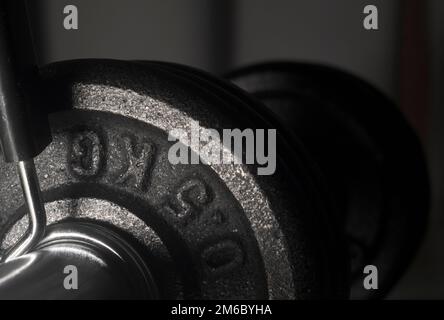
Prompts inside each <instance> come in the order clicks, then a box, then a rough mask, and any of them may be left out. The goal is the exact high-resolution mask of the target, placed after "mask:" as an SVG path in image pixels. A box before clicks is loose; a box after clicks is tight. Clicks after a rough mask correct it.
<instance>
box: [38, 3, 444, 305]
mask: <svg viewBox="0 0 444 320" xmlns="http://www.w3.org/2000/svg"><path fill="white" fill-rule="evenodd" d="M29 2H30V5H31V10H30V11H31V16H32V22H33V28H34V30H35V37H36V44H37V48H38V54H39V60H40V64H42V65H43V64H46V63H50V62H54V61H60V60H67V59H79V58H115V59H130V60H133V59H137V60H162V61H173V62H180V63H183V64H187V65H192V66H196V67H199V68H202V69H206V70H208V71H211V72H214V73H219V74H221V73H225V72H227V71H230V70H232V69H233V68H236V67H238V66H242V65H245V64H249V63H254V62H259V61H264V60H270V59H280V60H282V59H285V60H304V61H311V62H320V63H327V64H331V65H334V66H338V67H341V68H343V69H346V70H348V71H351V72H352V73H354V74H356V75H358V76H361V77H362V78H364V79H366V80H367V81H369V82H370V83H372V84H374V85H375V86H377V87H378V88H379V89H381V90H382V91H384V92H385V93H386V94H387V95H388V96H390V97H391V98H392V99H393V100H395V101H396V102H397V103H398V104H399V105H400V108H402V110H403V111H404V112H405V113H406V115H407V116H408V117H409V119H410V121H411V123H412V124H413V125H414V126H415V128H416V129H417V131H418V133H419V134H420V135H421V137H422V140H423V142H424V147H425V150H426V153H427V156H428V163H429V167H430V172H431V180H432V188H433V202H432V213H431V219H430V227H429V231H428V234H427V237H426V240H425V241H424V244H423V246H422V248H421V250H420V252H419V254H418V256H417V258H416V260H415V261H414V263H413V264H412V266H411V268H410V269H409V271H408V272H407V273H406V275H405V276H404V277H403V279H402V281H401V282H400V283H399V285H398V286H397V287H396V288H395V289H394V290H393V292H392V293H391V294H390V296H389V297H390V298H444V275H443V272H444V250H443V249H442V244H443V243H444V215H443V205H444V201H443V197H442V195H443V188H444V172H443V167H444V166H443V163H444V143H443V137H444V128H443V126H442V124H444V108H443V107H442V105H443V103H444V91H443V90H442V89H443V83H444V42H443V41H442V39H444V24H443V23H442V22H441V20H442V17H444V1H442V0H441V1H440V0H428V1H422V0H365V1H363V0H156V1H155V0H38V1H36V0H33V1H29ZM68 4H74V5H76V6H77V7H78V9H79V30H74V31H73V30H71V31H67V30H65V29H64V28H63V18H64V15H63V8H64V6H65V5H68ZM368 4H373V5H376V6H377V7H378V9H379V30H378V31H367V30H365V29H364V28H363V26H362V21H363V18H364V15H363V13H362V11H363V8H364V7H365V6H366V5H368ZM380 121H384V119H381V120H380Z"/></svg>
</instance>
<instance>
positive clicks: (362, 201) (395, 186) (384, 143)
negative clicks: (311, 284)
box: [228, 62, 429, 299]
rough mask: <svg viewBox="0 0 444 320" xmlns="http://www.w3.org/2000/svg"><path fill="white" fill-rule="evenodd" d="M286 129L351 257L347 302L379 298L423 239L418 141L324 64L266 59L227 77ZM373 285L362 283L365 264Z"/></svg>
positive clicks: (384, 103) (424, 201) (374, 93)
mask: <svg viewBox="0 0 444 320" xmlns="http://www.w3.org/2000/svg"><path fill="white" fill-rule="evenodd" d="M228 78H229V79H230V80H232V81H233V82H234V83H235V84H236V85H238V86H240V87H241V88H243V89H245V90H246V91H248V92H250V93H252V94H253V95H254V96H255V97H256V98H258V99H259V100H260V101H262V102H263V103H264V104H265V105H266V106H268V107H269V109H270V110H271V111H272V112H273V113H274V114H275V115H276V116H277V117H278V118H279V120H280V121H281V122H282V123H283V124H284V125H285V126H286V127H287V128H290V129H291V130H292V131H293V132H294V133H295V134H296V136H297V137H298V138H300V139H301V141H302V142H303V144H304V146H305V147H306V148H307V150H308V151H309V153H310V155H311V156H312V158H313V160H314V161H315V162H316V163H317V165H318V167H319V169H320V171H321V173H322V176H323V178H324V179H325V181H326V183H327V185H328V190H329V194H330V196H329V200H330V203H331V204H332V208H333V209H334V210H333V211H334V213H332V214H333V215H334V217H335V218H336V219H338V221H340V223H341V226H342V229H343V232H345V234H346V237H347V242H348V247H349V254H350V259H351V275H352V278H351V280H352V290H351V297H352V298H357V299H365V298H381V297H383V296H384V295H385V294H386V293H387V292H388V291H389V290H390V289H391V288H392V286H393V285H394V284H395V283H396V282H397V280H399V279H400V277H401V276H402V274H403V272H404V271H405V269H406V267H407V266H408V264H409V262H410V261H411V260H412V258H413V257H414V254H415V252H416V250H417V248H418V246H419V244H420V242H421V239H422V237H423V235H424V232H425V229H426V223H427V215H428V198H429V187H428V186H429V183H428V178H427V169H426V165H425V161H424V155H423V151H422V149H421V144H420V142H419V139H418V138H417V136H416V134H415V132H414V130H413V129H412V128H411V127H410V126H409V124H408V122H407V120H406V119H405V118H404V116H403V115H402V113H401V112H400V111H399V110H398V109H397V107H396V106H395V105H394V104H393V103H392V102H391V101H390V100H389V99H388V98H387V97H385V96H384V94H382V93H381V92H380V91H378V90H377V89H375V88H373V87H372V86H371V85H369V84H368V83H366V82H364V81H362V80H360V79H359V78H357V77H355V76H353V75H350V74H348V73H347V72H344V71H341V70H338V69H334V68H332V67H328V66H322V65H315V64H307V63H291V62H270V63H264V64H259V65H254V66H250V67H246V68H243V69H240V70H238V71H235V72H233V73H232V74H230V75H229V76H228ZM368 265H371V266H375V267H376V268H377V269H376V270H378V274H377V275H378V279H379V287H378V289H377V290H367V289H366V288H365V287H364V285H363V280H364V278H365V277H366V273H365V272H364V270H365V267H366V266H368Z"/></svg>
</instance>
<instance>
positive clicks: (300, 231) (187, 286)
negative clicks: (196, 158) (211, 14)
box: [0, 61, 343, 299]
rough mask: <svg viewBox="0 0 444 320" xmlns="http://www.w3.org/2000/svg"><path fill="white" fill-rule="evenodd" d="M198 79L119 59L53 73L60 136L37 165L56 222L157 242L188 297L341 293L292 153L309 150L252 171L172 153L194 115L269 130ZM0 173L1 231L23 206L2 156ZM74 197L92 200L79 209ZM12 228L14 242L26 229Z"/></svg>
mask: <svg viewBox="0 0 444 320" xmlns="http://www.w3.org/2000/svg"><path fill="white" fill-rule="evenodd" d="M191 78H192V77H190V78H187V77H182V76H181V75H177V74H172V73H171V72H170V71H169V70H166V69H163V68H162V67H158V66H157V65H154V64H153V65H145V66H141V65H139V64H135V63H118V62H112V61H89V62H86V61H81V62H73V63H69V64H63V65H59V66H54V67H52V68H50V69H49V70H48V71H47V79H48V88H49V94H50V100H49V101H50V104H51V108H52V109H53V110H54V111H57V113H55V114H54V115H53V116H52V117H51V125H52V129H53V136H54V142H53V143H52V144H51V145H50V146H49V147H48V148H47V149H46V150H45V151H44V153H43V154H42V155H41V156H39V157H38V158H37V159H36V163H37V170H38V173H39V177H40V179H41V183H42V189H43V194H44V197H45V200H46V202H49V204H47V208H48V209H49V214H50V215H53V218H51V219H52V220H54V221H55V220H59V218H60V217H65V216H68V215H70V214H69V213H66V212H67V211H71V212H73V214H71V215H74V216H76V215H77V214H79V212H80V214H79V215H80V216H81V217H83V218H85V217H87V218H92V219H97V220H101V221H105V222H108V223H111V224H113V225H115V226H116V227H117V228H120V229H123V230H124V231H125V230H126V232H127V233H129V234H132V235H133V236H134V238H136V239H138V240H139V242H140V243H142V244H143V243H144V242H146V241H149V242H151V241H153V243H151V244H150V245H146V246H145V247H146V248H147V251H149V253H150V254H153V252H154V253H155V252H157V251H159V250H154V249H152V248H161V249H162V250H160V251H161V252H162V254H163V256H164V257H168V259H169V258H171V261H172V264H173V265H174V271H175V272H177V275H178V278H179V279H180V283H181V284H180V286H178V287H181V286H182V288H183V295H182V296H183V297H184V298H200V297H201V298H219V299H220V298H222V299H223V298H232V299H236V298H253V299H254V298H272V299H292V298H298V299H299V298H300V299H307V298H314V297H318V298H322V297H327V296H329V297H332V296H333V297H334V296H337V295H341V294H342V293H343V292H342V291H341V290H337V288H335V287H334V286H332V283H331V280H330V279H329V277H330V276H333V277H334V275H335V272H336V271H335V267H332V268H330V266H331V265H330V264H329V263H330V262H331V261H330V260H329V259H328V254H327V253H326V252H329V251H331V248H332V242H330V241H329V237H327V236H326V234H325V230H326V229H325V227H326V226H325V221H324V222H323V221H322V219H321V218H320V213H319V197H317V195H316V194H315V188H314V186H313V184H314V183H313V181H311V180H310V178H309V176H310V174H309V173H308V171H310V170H309V169H308V168H306V171H307V172H305V171H304V170H303V169H302V168H304V166H303V164H301V163H300V162H299V160H298V157H297V156H300V157H301V158H302V157H303V154H298V155H296V156H295V155H294V154H292V152H291V151H289V150H290V149H287V148H285V144H284V143H282V142H278V154H279V152H282V153H283V154H286V161H283V160H282V159H281V160H280V161H279V162H278V167H277V171H276V173H275V175H273V176H256V172H257V171H256V169H257V168H256V166H255V165H211V166H208V165H203V164H200V165H171V164H170V163H169V162H168V159H167V151H168V147H169V146H170V145H171V143H170V142H168V141H167V135H168V131H169V130H172V129H177V128H180V129H188V128H189V126H190V124H191V121H192V120H194V121H199V123H200V126H201V127H204V128H213V129H217V130H222V129H225V128H240V129H243V128H268V127H270V124H269V123H267V122H266V121H264V120H263V119H262V118H260V117H259V116H258V115H257V114H255V113H254V112H252V111H251V110H245V108H244V106H242V105H241V104H240V103H238V102H236V100H234V99H232V98H229V96H228V94H227V93H226V92H224V90H222V89H220V90H219V91H218V90H214V87H212V88H209V87H208V86H205V83H204V82H203V81H197V80H195V79H194V80H192V79H191ZM189 147H190V148H191V146H189ZM221 147H222V148H223V146H222V145H221ZM279 148H281V149H279ZM193 151H196V150H193ZM226 152H229V151H226ZM281 158H283V156H281ZM292 160H294V161H292ZM0 176H1V177H2V179H1V181H0V190H1V192H0V196H1V198H0V202H1V203H2V207H1V211H2V212H1V227H2V229H1V230H2V234H5V232H6V230H8V229H9V228H10V227H11V226H12V225H13V223H14V221H17V220H18V219H19V218H20V216H21V215H23V212H24V209H23V203H22V199H21V196H20V189H19V186H18V182H17V178H16V175H15V172H14V170H13V168H11V167H10V166H9V165H7V164H4V163H1V164H0ZM75 199H79V200H75ZM85 201H86V202H85ZM79 202H80V203H81V206H82V203H83V204H85V203H86V204H88V205H87V207H88V206H89V205H90V208H89V209H88V210H86V209H78V205H79ZM114 205H116V206H118V207H119V208H124V210H120V209H115V210H114V209H113V206H114ZM51 206H53V207H54V209H53V210H52V209H51ZM110 211H111V212H113V213H112V214H111V215H112V216H113V217H112V218H109V219H108V218H106V217H107V215H109V212H110ZM133 215H134V217H133ZM77 218H78V217H77ZM141 221H143V222H144V224H146V226H143V225H142V224H141V223H140V222H141ZM132 224H133V225H132ZM14 230H16V231H14V232H12V234H11V233H10V234H9V235H8V237H7V238H6V239H9V240H8V241H11V239H13V238H14V237H17V234H18V233H19V232H20V231H19V230H22V231H23V227H22V228H19V227H16V229H14ZM22 231H21V232H22ZM149 234H151V236H149ZM147 239H149V240H147ZM150 248H151V250H150ZM164 250H167V252H164ZM168 259H167V260H168ZM150 268H151V266H150ZM154 269H155V268H154ZM158 271H159V272H158V273H162V272H161V271H162V265H161V264H159V266H158ZM153 275H154V277H155V278H156V270H154V271H153ZM159 277H161V275H160V276H159ZM158 286H159V287H161V285H159V284H158ZM180 290H182V289H180ZM179 295H180V294H178V296H179Z"/></svg>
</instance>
